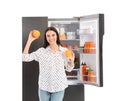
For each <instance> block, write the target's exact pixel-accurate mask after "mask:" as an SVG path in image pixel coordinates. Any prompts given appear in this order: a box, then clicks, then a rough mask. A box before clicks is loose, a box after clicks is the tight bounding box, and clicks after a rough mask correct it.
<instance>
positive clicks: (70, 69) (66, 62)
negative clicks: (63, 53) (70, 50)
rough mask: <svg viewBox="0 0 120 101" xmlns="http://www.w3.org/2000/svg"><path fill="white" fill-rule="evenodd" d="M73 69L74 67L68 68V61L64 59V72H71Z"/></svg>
mask: <svg viewBox="0 0 120 101" xmlns="http://www.w3.org/2000/svg"><path fill="white" fill-rule="evenodd" d="M73 68H74V65H73V66H70V65H69V62H68V60H67V59H66V60H65V69H66V71H68V72H71V71H72V70H73Z"/></svg>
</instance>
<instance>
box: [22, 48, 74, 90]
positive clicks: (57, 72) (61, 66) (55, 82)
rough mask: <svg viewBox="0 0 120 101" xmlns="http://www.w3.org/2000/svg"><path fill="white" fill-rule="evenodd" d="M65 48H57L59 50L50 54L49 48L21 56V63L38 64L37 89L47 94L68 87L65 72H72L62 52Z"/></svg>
mask: <svg viewBox="0 0 120 101" xmlns="http://www.w3.org/2000/svg"><path fill="white" fill-rule="evenodd" d="M66 50H67V48H63V47H62V46H59V50H58V51H56V52H52V51H51V49H50V47H49V46H48V47H47V48H39V49H38V50H37V51H35V52H32V53H30V54H22V61H24V62H30V61H32V60H36V61H38V62H39V73H40V74H39V88H40V89H42V90H45V91H48V92H58V91H61V90H64V89H65V88H66V87H68V83H67V77H66V73H65V70H66V71H69V72H70V71H72V69H73V68H74V66H72V67H71V66H70V65H69V64H68V61H67V59H66V57H65V56H64V52H65V51H66Z"/></svg>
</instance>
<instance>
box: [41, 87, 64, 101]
mask: <svg viewBox="0 0 120 101" xmlns="http://www.w3.org/2000/svg"><path fill="white" fill-rule="evenodd" d="M64 92H65V90H63V91H59V92H54V93H51V92H48V91H44V90H41V89H39V99H40V101H62V100H63V97H64Z"/></svg>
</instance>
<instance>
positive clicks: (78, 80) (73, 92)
mask: <svg viewBox="0 0 120 101" xmlns="http://www.w3.org/2000/svg"><path fill="white" fill-rule="evenodd" d="M49 26H53V27H55V28H56V29H57V31H58V33H59V38H60V41H61V44H62V46H63V47H66V48H68V49H70V50H72V51H73V52H74V53H75V61H74V63H75V67H74V69H73V70H72V71H71V72H67V71H66V75H67V79H68V84H69V87H68V88H67V89H66V91H65V96H64V99H63V101H85V98H84V93H85V92H84V85H92V86H96V87H103V58H102V51H103V47H102V45H103V35H104V14H93V15H86V16H77V17H73V18H48V17H22V33H23V44H22V45H23V46H22V47H23V48H24V47H25V43H26V40H27V37H28V34H29V31H30V30H33V29H38V30H40V31H41V37H40V38H39V39H38V40H35V41H36V42H34V43H33V44H32V45H31V48H30V52H32V51H35V50H37V49H38V48H39V47H42V46H43V39H44V38H43V34H44V30H45V29H46V28H47V27H49ZM33 66H35V67H36V68H33ZM29 67H30V70H29ZM38 70H39V67H38V64H37V63H36V62H35V61H33V62H31V63H23V101H28V100H29V101H30V100H31V99H35V100H36V101H38V100H39V99H38V96H37V89H38V85H37V81H38V74H39V73H38ZM31 77H32V81H35V82H32V81H31V79H30V78H31ZM30 82H32V84H30ZM33 85H34V86H33ZM35 86H36V88H34V87H35ZM33 91H34V95H32V93H33ZM29 95H32V96H29ZM30 97H31V98H30ZM31 101H32V100H31Z"/></svg>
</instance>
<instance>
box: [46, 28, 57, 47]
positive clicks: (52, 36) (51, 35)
mask: <svg viewBox="0 0 120 101" xmlns="http://www.w3.org/2000/svg"><path fill="white" fill-rule="evenodd" d="M46 39H47V41H48V43H49V44H50V45H53V44H56V42H57V35H56V33H55V32H54V31H52V30H49V31H47V32H46Z"/></svg>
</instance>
